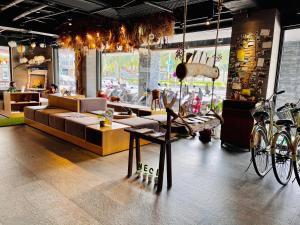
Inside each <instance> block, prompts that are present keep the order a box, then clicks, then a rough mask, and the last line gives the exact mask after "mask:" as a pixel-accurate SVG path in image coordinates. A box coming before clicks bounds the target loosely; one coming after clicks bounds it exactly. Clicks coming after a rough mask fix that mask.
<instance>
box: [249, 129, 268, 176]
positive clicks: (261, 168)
mask: <svg viewBox="0 0 300 225" xmlns="http://www.w3.org/2000/svg"><path fill="white" fill-rule="evenodd" d="M267 148H268V139H267V133H266V130H265V129H264V128H263V127H261V126H259V125H256V126H255V127H254V128H253V130H252V133H251V143H250V151H251V159H252V162H253V166H254V170H255V172H256V173H257V175H258V176H260V177H264V176H265V175H266V173H267V172H268V165H269V152H268V150H267Z"/></svg>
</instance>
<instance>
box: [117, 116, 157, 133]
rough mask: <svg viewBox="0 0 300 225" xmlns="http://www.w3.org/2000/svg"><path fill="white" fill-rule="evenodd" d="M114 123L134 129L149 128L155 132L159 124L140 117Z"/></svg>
mask: <svg viewBox="0 0 300 225" xmlns="http://www.w3.org/2000/svg"><path fill="white" fill-rule="evenodd" d="M114 121H115V122H117V123H121V124H124V125H128V126H131V127H134V128H149V129H154V130H157V129H158V128H159V123H158V122H157V121H154V120H149V119H145V118H141V117H135V118H129V119H121V120H114Z"/></svg>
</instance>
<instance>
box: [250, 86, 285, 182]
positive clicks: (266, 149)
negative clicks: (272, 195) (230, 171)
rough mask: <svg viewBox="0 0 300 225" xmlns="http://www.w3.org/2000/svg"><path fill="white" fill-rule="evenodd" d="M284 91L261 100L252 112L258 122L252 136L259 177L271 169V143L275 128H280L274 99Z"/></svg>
mask: <svg viewBox="0 0 300 225" xmlns="http://www.w3.org/2000/svg"><path fill="white" fill-rule="evenodd" d="M284 92H285V91H279V92H277V93H274V94H273V95H272V96H271V97H270V98H268V99H262V100H260V101H259V102H258V103H256V105H255V109H254V111H253V112H252V116H253V118H254V120H255V121H256V123H255V125H254V127H253V128H252V132H251V136H250V152H251V162H252V163H253V166H254V170H255V172H256V173H257V175H258V176H259V177H264V176H265V175H266V174H267V173H268V172H269V171H270V169H271V168H269V155H270V144H271V141H272V138H273V135H274V133H275V132H274V129H276V130H277V129H279V127H278V126H277V125H276V124H275V123H274V100H275V97H276V96H277V95H280V94H283V93H284ZM250 165H251V163H250ZM250 165H249V167H250ZM249 167H248V169H249ZM248 169H247V170H248Z"/></svg>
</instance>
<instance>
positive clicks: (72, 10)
mask: <svg viewBox="0 0 300 225" xmlns="http://www.w3.org/2000/svg"><path fill="white" fill-rule="evenodd" d="M75 10H76V9H69V10H66V11H62V12H58V13H53V14H50V15H46V16H40V17H36V18H32V19H29V20H26V21H24V22H23V24H24V23H28V22H31V21H34V20H39V19H47V18H49V17H53V16H57V15H61V14H65V13H69V12H74V11H75Z"/></svg>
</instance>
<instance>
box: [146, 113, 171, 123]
mask: <svg viewBox="0 0 300 225" xmlns="http://www.w3.org/2000/svg"><path fill="white" fill-rule="evenodd" d="M142 118H145V119H148V120H154V121H157V122H159V123H165V122H167V115H151V116H143V117H142Z"/></svg>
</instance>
